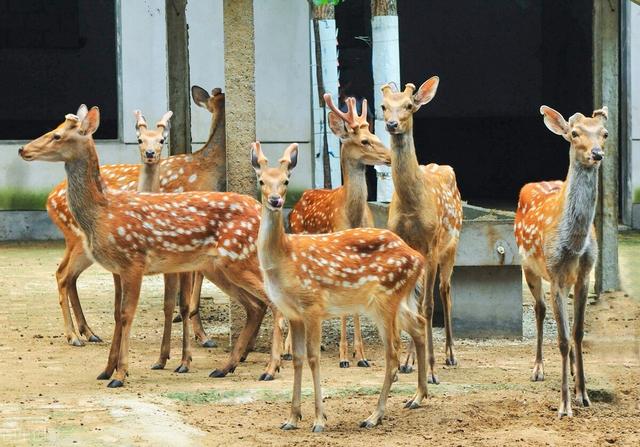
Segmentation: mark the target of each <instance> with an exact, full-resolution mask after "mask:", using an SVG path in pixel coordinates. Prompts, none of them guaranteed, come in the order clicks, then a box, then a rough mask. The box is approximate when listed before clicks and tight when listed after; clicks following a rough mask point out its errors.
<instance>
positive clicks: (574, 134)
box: [571, 130, 578, 138]
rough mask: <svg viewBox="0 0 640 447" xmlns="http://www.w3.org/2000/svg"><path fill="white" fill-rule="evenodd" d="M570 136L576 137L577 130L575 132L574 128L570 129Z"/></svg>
mask: <svg viewBox="0 0 640 447" xmlns="http://www.w3.org/2000/svg"><path fill="white" fill-rule="evenodd" d="M571 136H572V137H573V138H576V137H577V136H578V132H576V131H575V130H572V131H571Z"/></svg>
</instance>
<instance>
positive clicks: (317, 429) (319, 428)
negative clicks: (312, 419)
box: [311, 425, 324, 433]
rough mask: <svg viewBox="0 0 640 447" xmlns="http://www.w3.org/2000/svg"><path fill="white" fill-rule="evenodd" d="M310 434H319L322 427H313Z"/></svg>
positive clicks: (322, 429)
mask: <svg viewBox="0 0 640 447" xmlns="http://www.w3.org/2000/svg"><path fill="white" fill-rule="evenodd" d="M311 431H312V432H314V433H321V432H323V431H324V426H323V425H314V426H313V428H312V429H311Z"/></svg>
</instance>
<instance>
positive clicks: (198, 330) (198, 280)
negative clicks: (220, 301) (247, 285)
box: [191, 272, 217, 348]
mask: <svg viewBox="0 0 640 447" xmlns="http://www.w3.org/2000/svg"><path fill="white" fill-rule="evenodd" d="M203 280H204V275H203V274H202V273H201V272H194V273H193V300H194V301H193V304H192V307H193V309H192V310H193V314H192V315H191V324H192V327H193V333H194V335H195V336H196V340H197V341H198V343H200V346H202V347H203V348H215V347H216V346H217V344H216V342H215V341H213V340H212V339H211V338H209V336H208V335H207V333H206V332H205V330H204V326H203V324H202V318H201V316H200V294H201V293H202V281H203Z"/></svg>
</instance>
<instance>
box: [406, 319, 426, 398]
mask: <svg viewBox="0 0 640 447" xmlns="http://www.w3.org/2000/svg"><path fill="white" fill-rule="evenodd" d="M401 321H403V326H404V328H405V330H406V331H407V332H408V333H409V335H410V336H411V339H412V340H413V344H414V346H415V347H416V357H417V358H418V389H417V390H416V393H415V394H414V395H413V397H412V398H411V399H409V400H408V401H407V403H406V404H405V406H404V407H405V408H409V409H412V410H413V409H415V408H418V407H419V406H420V404H421V403H422V400H423V399H424V398H426V397H427V359H426V355H427V350H426V321H425V319H424V317H422V316H421V315H419V314H418V313H413V312H412V313H409V312H407V311H406V310H405V311H403V313H402V314H401Z"/></svg>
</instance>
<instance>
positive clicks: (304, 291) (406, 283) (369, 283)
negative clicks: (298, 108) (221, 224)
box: [251, 142, 427, 432]
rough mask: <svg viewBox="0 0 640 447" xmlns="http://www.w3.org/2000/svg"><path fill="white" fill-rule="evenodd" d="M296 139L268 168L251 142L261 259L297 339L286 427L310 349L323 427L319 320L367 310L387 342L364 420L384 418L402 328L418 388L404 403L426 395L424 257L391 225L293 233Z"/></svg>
mask: <svg viewBox="0 0 640 447" xmlns="http://www.w3.org/2000/svg"><path fill="white" fill-rule="evenodd" d="M297 157H298V145H297V144H292V145H290V146H289V147H287V149H286V150H285V151H284V154H283V156H282V158H281V159H280V166H279V167H276V168H270V167H269V162H268V160H267V159H266V157H265V156H264V154H263V152H262V149H261V147H260V143H257V142H256V143H254V144H253V145H252V152H251V163H252V165H253V167H254V169H255V171H256V174H257V176H258V182H259V184H260V190H261V192H262V219H261V221H260V231H259V233H258V241H257V246H258V259H259V261H260V269H261V270H262V274H263V277H264V283H265V288H266V290H267V291H268V294H269V297H270V298H271V300H272V302H273V303H274V304H275V305H276V306H278V308H279V309H280V310H281V311H282V313H283V315H284V316H285V317H286V318H287V319H288V320H289V324H290V327H291V335H292V338H291V341H292V345H293V368H294V383H293V398H292V402H291V414H290V417H289V419H288V420H287V421H286V422H285V423H284V424H283V425H282V427H281V428H282V429H284V430H291V429H294V428H296V427H297V424H298V421H299V419H300V418H301V414H300V393H301V380H302V362H303V359H304V355H305V348H306V355H307V360H308V363H309V367H310V368H311V374H312V377H313V387H314V394H315V419H314V423H313V429H312V430H313V431H314V432H319V431H323V430H324V425H325V414H324V410H323V402H322V391H321V387H320V336H321V329H322V328H321V325H322V320H323V319H326V318H331V317H336V316H341V315H343V314H346V313H353V312H363V313H365V314H367V315H369V316H370V317H371V318H372V319H373V320H374V321H375V322H376V324H377V326H378V330H379V332H380V337H381V338H382V340H383V342H384V348H385V360H386V365H385V366H386V370H385V378H384V385H383V387H382V391H381V393H380V397H379V399H378V405H377V407H376V409H375V410H374V412H373V413H372V414H371V415H370V416H369V417H368V418H367V419H365V420H364V421H363V422H362V423H361V426H362V427H367V428H371V427H374V426H376V425H378V424H379V423H380V421H381V420H382V417H383V414H384V409H385V404H386V400H387V396H388V394H389V390H390V387H391V383H392V381H393V378H394V377H395V373H396V370H397V368H398V364H399V359H398V352H397V347H398V345H399V332H398V331H399V329H401V328H404V329H405V330H407V331H408V332H409V334H410V335H411V337H412V338H413V340H414V343H415V345H416V347H417V353H418V388H417V391H416V393H415V395H414V396H413V398H412V399H411V400H409V402H407V404H406V407H407V408H416V407H418V406H419V405H420V403H421V402H422V400H423V399H424V397H426V395H427V382H426V361H425V333H424V332H425V322H424V319H423V318H422V317H421V316H420V315H419V313H418V308H417V300H416V297H415V296H414V288H415V287H416V283H417V282H418V278H419V277H420V276H421V274H422V271H423V266H424V260H423V257H422V256H421V255H420V254H419V253H418V252H416V251H415V250H413V249H411V248H410V247H409V246H408V245H407V244H406V243H404V242H403V241H402V239H400V238H399V237H398V236H396V235H395V234H393V233H392V232H390V231H388V230H381V229H376V228H359V229H350V230H345V231H340V232H337V233H329V234H322V235H288V234H286V233H285V231H284V219H283V216H282V208H283V206H284V198H285V196H286V193H287V185H288V183H289V177H290V175H291V171H292V170H293V169H294V168H295V166H296V162H297Z"/></svg>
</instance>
